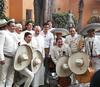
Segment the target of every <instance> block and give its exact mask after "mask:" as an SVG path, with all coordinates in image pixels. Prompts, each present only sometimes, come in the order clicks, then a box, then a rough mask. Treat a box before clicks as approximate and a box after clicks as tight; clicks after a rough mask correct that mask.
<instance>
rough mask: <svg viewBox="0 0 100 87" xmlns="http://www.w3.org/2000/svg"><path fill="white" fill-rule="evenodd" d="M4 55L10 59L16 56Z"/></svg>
mask: <svg viewBox="0 0 100 87" xmlns="http://www.w3.org/2000/svg"><path fill="white" fill-rule="evenodd" d="M4 56H5V57H7V58H10V59H13V58H14V57H13V56H8V55H6V54H4Z"/></svg>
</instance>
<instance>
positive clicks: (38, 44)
mask: <svg viewBox="0 0 100 87" xmlns="http://www.w3.org/2000/svg"><path fill="white" fill-rule="evenodd" d="M34 32H35V33H34V34H33V38H32V43H33V47H34V49H35V50H39V51H40V52H41V53H42V56H43V58H45V52H44V37H43V36H42V35H40V32H41V27H40V26H35V27H34ZM44 71H45V68H44V66H43V63H42V65H41V67H40V68H39V70H38V71H37V72H36V73H35V77H34V80H33V82H32V87H39V86H40V85H44Z"/></svg>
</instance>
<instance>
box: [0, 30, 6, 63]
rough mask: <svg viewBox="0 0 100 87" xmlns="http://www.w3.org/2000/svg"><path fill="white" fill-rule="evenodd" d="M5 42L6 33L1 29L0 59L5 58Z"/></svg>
mask: <svg viewBox="0 0 100 87" xmlns="http://www.w3.org/2000/svg"><path fill="white" fill-rule="evenodd" d="M4 43H5V34H4V32H2V31H1V32H0V61H2V60H5V57H4V52H3V48H4Z"/></svg>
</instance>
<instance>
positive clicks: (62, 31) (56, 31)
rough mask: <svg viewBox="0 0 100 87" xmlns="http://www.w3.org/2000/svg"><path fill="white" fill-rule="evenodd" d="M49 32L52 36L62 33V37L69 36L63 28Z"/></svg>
mask: <svg viewBox="0 0 100 87" xmlns="http://www.w3.org/2000/svg"><path fill="white" fill-rule="evenodd" d="M51 32H52V33H53V34H56V33H62V36H66V35H68V34H69V32H68V30H67V29H64V28H54V29H53V30H51Z"/></svg>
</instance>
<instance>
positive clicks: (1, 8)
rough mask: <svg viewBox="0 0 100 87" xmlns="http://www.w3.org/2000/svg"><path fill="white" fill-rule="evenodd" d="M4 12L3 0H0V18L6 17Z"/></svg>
mask: <svg viewBox="0 0 100 87" xmlns="http://www.w3.org/2000/svg"><path fill="white" fill-rule="evenodd" d="M4 12H5V1H4V0H0V19H2V18H6V16H5V13H4Z"/></svg>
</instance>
